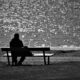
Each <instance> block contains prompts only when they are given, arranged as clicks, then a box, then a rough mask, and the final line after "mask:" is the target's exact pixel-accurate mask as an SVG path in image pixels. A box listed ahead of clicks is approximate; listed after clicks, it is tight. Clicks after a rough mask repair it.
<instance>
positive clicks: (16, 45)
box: [10, 33, 25, 65]
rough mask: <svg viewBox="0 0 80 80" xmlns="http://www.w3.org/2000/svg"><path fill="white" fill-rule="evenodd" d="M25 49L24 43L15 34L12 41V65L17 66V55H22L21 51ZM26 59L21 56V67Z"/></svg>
mask: <svg viewBox="0 0 80 80" xmlns="http://www.w3.org/2000/svg"><path fill="white" fill-rule="evenodd" d="M22 47H23V43H22V41H21V40H20V39H19V34H18V33H16V34H14V38H13V39H12V40H11V41H10V48H11V49H12V50H11V54H12V65H17V55H19V54H22V53H21V52H20V51H19V50H20V49H21V48H22ZM24 59H25V55H23V56H21V59H20V61H19V63H18V64H19V65H21V64H22V62H23V61H24Z"/></svg>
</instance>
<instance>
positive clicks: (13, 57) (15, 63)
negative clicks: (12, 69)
mask: <svg viewBox="0 0 80 80" xmlns="http://www.w3.org/2000/svg"><path fill="white" fill-rule="evenodd" d="M12 65H17V56H16V55H12Z"/></svg>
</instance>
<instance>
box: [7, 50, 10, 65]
mask: <svg viewBox="0 0 80 80" xmlns="http://www.w3.org/2000/svg"><path fill="white" fill-rule="evenodd" d="M7 60H8V65H10V60H9V55H8V51H7Z"/></svg>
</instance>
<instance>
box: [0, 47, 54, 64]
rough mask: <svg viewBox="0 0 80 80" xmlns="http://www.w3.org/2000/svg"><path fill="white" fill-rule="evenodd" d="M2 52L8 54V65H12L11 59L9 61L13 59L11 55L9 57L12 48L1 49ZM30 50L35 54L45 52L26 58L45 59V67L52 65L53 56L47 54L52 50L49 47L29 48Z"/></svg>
mask: <svg viewBox="0 0 80 80" xmlns="http://www.w3.org/2000/svg"><path fill="white" fill-rule="evenodd" d="M1 50H2V51H5V52H6V54H7V55H6V57H7V60H8V65H10V59H9V57H11V55H9V52H11V48H1ZM29 50H30V51H31V52H33V51H41V52H43V54H33V56H26V57H43V59H44V64H45V65H46V64H50V57H51V56H53V54H49V53H46V51H50V48H48V47H44V48H42V47H41V48H29ZM46 57H47V58H46ZM46 59H47V60H46ZM46 61H47V62H46Z"/></svg>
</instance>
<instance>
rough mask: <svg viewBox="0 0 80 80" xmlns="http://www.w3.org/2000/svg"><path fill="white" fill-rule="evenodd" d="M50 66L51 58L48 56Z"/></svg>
mask: <svg viewBox="0 0 80 80" xmlns="http://www.w3.org/2000/svg"><path fill="white" fill-rule="evenodd" d="M49 64H50V57H49V56H48V65H49Z"/></svg>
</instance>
